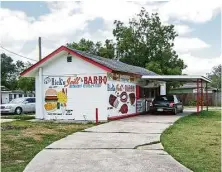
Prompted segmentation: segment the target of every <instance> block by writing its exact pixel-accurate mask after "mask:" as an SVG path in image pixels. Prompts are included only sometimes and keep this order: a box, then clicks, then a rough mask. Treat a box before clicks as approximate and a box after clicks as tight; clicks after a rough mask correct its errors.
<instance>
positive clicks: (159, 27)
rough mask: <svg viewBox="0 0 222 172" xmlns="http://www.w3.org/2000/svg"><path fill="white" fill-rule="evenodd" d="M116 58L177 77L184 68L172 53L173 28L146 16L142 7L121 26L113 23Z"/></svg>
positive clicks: (155, 16) (118, 22) (174, 34)
mask: <svg viewBox="0 0 222 172" xmlns="http://www.w3.org/2000/svg"><path fill="white" fill-rule="evenodd" d="M114 24H115V26H116V28H115V29H114V30H113V35H114V36H115V38H116V41H117V47H116V48H117V49H116V51H117V55H118V58H119V59H120V60H121V61H123V62H125V63H128V64H131V65H136V66H140V67H143V68H147V69H149V70H151V71H153V72H156V73H158V74H169V75H175V74H177V75H179V74H182V70H183V69H185V68H186V65H185V64H184V62H183V60H181V59H179V58H178V55H177V53H176V51H174V49H173V47H174V43H173V42H174V39H175V38H176V37H177V33H176V32H175V31H174V26H173V25H163V24H162V23H161V21H160V18H159V16H158V14H157V13H156V14H152V15H151V16H150V15H149V13H148V12H146V10H145V9H144V8H142V10H141V11H140V13H139V14H138V15H137V19H136V18H132V19H131V20H130V21H129V25H124V23H123V22H121V21H115V22H114Z"/></svg>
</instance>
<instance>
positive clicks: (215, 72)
mask: <svg viewBox="0 0 222 172" xmlns="http://www.w3.org/2000/svg"><path fill="white" fill-rule="evenodd" d="M207 77H208V78H209V79H210V80H212V82H211V83H210V86H211V87H214V88H217V89H218V90H221V64H219V65H218V66H214V67H213V68H212V72H211V73H207Z"/></svg>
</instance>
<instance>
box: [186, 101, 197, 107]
mask: <svg viewBox="0 0 222 172" xmlns="http://www.w3.org/2000/svg"><path fill="white" fill-rule="evenodd" d="M196 104H197V101H196V100H190V101H189V102H188V106H196Z"/></svg>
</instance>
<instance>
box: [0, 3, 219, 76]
mask: <svg viewBox="0 0 222 172" xmlns="http://www.w3.org/2000/svg"><path fill="white" fill-rule="evenodd" d="M0 3H1V10H0V36H1V37H0V38H1V46H3V47H5V48H7V49H9V50H11V51H13V52H16V53H18V54H21V55H23V56H26V57H29V58H32V59H35V60H37V59H38V47H37V45H38V42H37V41H38V37H39V36H41V37H42V49H43V50H42V51H43V52H42V53H43V56H46V55H47V54H49V53H51V52H52V51H53V50H55V49H56V48H58V47H60V46H61V45H65V44H66V43H68V42H72V41H75V42H77V41H79V40H80V39H81V38H86V39H91V40H93V41H104V40H105V39H112V38H113V35H112V29H113V28H114V25H113V21H114V20H116V19H117V20H121V21H123V22H126V23H127V22H128V20H129V18H131V17H133V16H135V14H137V13H139V12H140V9H141V7H145V8H146V10H147V11H149V12H150V13H152V12H158V13H159V14H160V18H161V20H162V22H163V23H166V24H169V23H170V24H174V25H175V26H176V30H177V32H178V34H179V37H178V38H177V39H176V40H175V49H176V50H177V53H178V54H179V57H180V58H181V59H183V60H184V62H185V63H186V64H187V65H188V68H187V69H185V70H184V71H183V72H184V73H186V74H198V75H205V74H206V73H207V72H210V71H211V68H212V67H213V66H215V65H218V64H220V63H221V2H220V0H171V1H164V2H159V1H133V2H127V1H121V0H100V1H97V0H88V1H82V2H77V1H76V2H74V1H73V2H70V1H69V2H67V1H66V2H43V1H42V2H6V1H5V2H0ZM2 52H5V53H6V54H7V55H10V56H11V57H13V59H15V60H18V59H19V60H25V59H23V58H21V57H19V56H16V55H13V54H11V53H8V52H7V51H5V50H2V49H1V48H0V53H2Z"/></svg>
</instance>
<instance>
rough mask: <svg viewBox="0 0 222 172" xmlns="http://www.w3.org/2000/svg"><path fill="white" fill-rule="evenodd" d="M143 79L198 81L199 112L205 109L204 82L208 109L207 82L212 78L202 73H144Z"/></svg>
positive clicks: (197, 103) (197, 98)
mask: <svg viewBox="0 0 222 172" xmlns="http://www.w3.org/2000/svg"><path fill="white" fill-rule="evenodd" d="M142 79H145V80H153V81H165V82H173V81H179V82H196V83H197V97H196V101H197V102H196V106H197V113H199V111H200V109H199V107H201V110H203V106H204V103H203V100H204V95H203V82H205V83H206V106H207V111H208V88H207V83H210V82H211V80H209V79H208V78H206V77H204V76H200V75H153V76H150V75H143V76H142ZM199 84H200V85H199Z"/></svg>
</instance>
